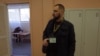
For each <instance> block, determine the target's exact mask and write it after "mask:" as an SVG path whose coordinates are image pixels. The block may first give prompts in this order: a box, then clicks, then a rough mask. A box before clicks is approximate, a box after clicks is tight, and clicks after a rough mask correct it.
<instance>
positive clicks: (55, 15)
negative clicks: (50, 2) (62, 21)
mask: <svg viewBox="0 0 100 56" xmlns="http://www.w3.org/2000/svg"><path fill="white" fill-rule="evenodd" d="M53 17H54V18H55V19H56V20H57V19H59V18H60V17H61V15H60V9H59V6H55V7H54V10H53Z"/></svg>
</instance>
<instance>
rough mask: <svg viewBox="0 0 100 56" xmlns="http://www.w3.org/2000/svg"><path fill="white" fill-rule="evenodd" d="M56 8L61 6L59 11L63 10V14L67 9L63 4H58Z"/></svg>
mask: <svg viewBox="0 0 100 56" xmlns="http://www.w3.org/2000/svg"><path fill="white" fill-rule="evenodd" d="M55 6H59V9H61V10H63V12H64V11H65V7H64V6H63V5H62V4H56V5H55Z"/></svg>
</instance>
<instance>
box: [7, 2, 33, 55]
mask: <svg viewBox="0 0 100 56" xmlns="http://www.w3.org/2000/svg"><path fill="white" fill-rule="evenodd" d="M7 7H8V17H9V30H10V39H11V49H12V51H11V52H12V56H31V41H30V8H29V4H8V6H7Z"/></svg>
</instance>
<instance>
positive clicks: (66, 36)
mask: <svg viewBox="0 0 100 56" xmlns="http://www.w3.org/2000/svg"><path fill="white" fill-rule="evenodd" d="M54 23H55V22H54V21H53V19H52V20H50V21H49V22H48V24H47V26H46V28H45V30H44V33H43V39H45V38H48V37H49V36H50V34H51V33H52V32H53V28H54ZM54 36H55V37H56V39H57V40H56V41H57V43H56V44H55V45H51V44H49V45H48V47H44V46H43V52H44V53H46V54H48V53H51V52H55V53H56V54H57V56H74V52H75V32H74V26H73V24H72V23H70V22H68V21H66V20H64V21H63V22H62V23H61V26H60V27H59V29H58V30H57V31H56V32H55V33H54Z"/></svg>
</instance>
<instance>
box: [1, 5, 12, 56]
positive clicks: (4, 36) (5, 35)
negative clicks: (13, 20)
mask: <svg viewBox="0 0 100 56" xmlns="http://www.w3.org/2000/svg"><path fill="white" fill-rule="evenodd" d="M10 49H11V48H10V40H9V24H8V16H7V7H6V5H5V4H0V56H11V55H10V54H11V52H10Z"/></svg>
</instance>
